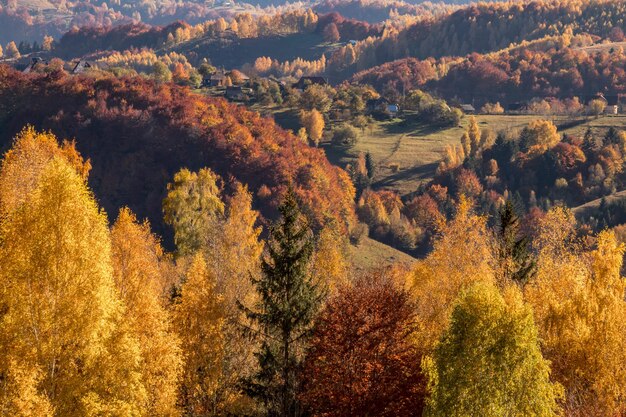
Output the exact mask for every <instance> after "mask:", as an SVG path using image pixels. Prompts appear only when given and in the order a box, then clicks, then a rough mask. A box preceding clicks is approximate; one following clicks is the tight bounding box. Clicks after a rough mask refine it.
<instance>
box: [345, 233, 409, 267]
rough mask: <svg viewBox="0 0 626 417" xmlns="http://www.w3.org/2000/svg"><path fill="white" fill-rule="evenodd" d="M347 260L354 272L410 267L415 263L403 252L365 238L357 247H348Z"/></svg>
mask: <svg viewBox="0 0 626 417" xmlns="http://www.w3.org/2000/svg"><path fill="white" fill-rule="evenodd" d="M349 259H351V260H352V262H353V266H354V269H355V270H356V271H367V270H370V269H375V268H383V267H386V266H390V265H404V266H407V267H410V266H411V265H413V263H415V261H416V259H415V258H413V257H412V256H410V255H407V254H406V253H404V252H400V251H399V250H397V249H394V248H392V247H391V246H387V245H385V244H384V243H380V242H377V241H375V240H373V239H370V238H367V237H366V238H364V239H363V240H362V241H361V243H360V244H359V245H358V246H352V245H350V254H349Z"/></svg>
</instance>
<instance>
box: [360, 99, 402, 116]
mask: <svg viewBox="0 0 626 417" xmlns="http://www.w3.org/2000/svg"><path fill="white" fill-rule="evenodd" d="M365 110H366V111H367V113H369V114H372V115H385V116H390V117H395V116H396V115H397V114H398V112H399V111H400V106H398V104H397V103H392V102H391V101H390V100H389V99H387V98H385V97H379V98H373V99H370V100H367V101H366V102H365Z"/></svg>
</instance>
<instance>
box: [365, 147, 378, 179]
mask: <svg viewBox="0 0 626 417" xmlns="http://www.w3.org/2000/svg"><path fill="white" fill-rule="evenodd" d="M365 168H366V170H367V178H369V179H370V180H371V179H372V178H374V174H375V173H376V166H375V165H374V159H373V158H372V154H371V153H369V152H367V153H366V154H365Z"/></svg>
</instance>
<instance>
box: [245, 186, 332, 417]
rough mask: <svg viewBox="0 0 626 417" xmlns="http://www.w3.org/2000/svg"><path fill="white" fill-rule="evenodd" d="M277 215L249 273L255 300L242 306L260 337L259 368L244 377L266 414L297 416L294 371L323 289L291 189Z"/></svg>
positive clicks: (298, 363) (309, 235) (301, 357)
mask: <svg viewBox="0 0 626 417" xmlns="http://www.w3.org/2000/svg"><path fill="white" fill-rule="evenodd" d="M280 213H281V216H282V219H281V221H280V222H279V223H278V224H276V225H275V226H274V227H272V229H271V239H270V241H269V242H268V244H267V255H266V256H265V257H264V259H263V261H262V272H263V273H262V274H261V277H260V278H259V279H254V278H253V279H252V282H253V284H254V286H255V287H256V291H257V292H258V295H259V301H258V303H257V305H256V306H255V308H254V309H249V308H246V307H244V306H241V307H242V309H243V310H244V312H245V313H246V315H247V316H248V318H249V319H250V321H251V323H252V324H253V326H254V328H249V329H248V332H251V333H252V335H253V336H255V337H257V338H259V341H260V347H259V350H258V351H257V352H256V357H257V360H258V371H257V373H256V374H255V375H254V376H253V377H252V378H250V379H248V380H246V381H245V384H244V385H245V387H246V389H247V391H248V393H249V395H251V396H253V397H256V398H258V399H260V400H261V401H262V402H263V403H264V405H265V406H266V408H267V412H268V415H269V416H281V417H287V416H299V415H302V410H301V408H300V406H299V402H298V399H297V392H298V373H299V371H300V369H301V365H302V361H303V351H304V348H305V344H306V341H307V339H308V337H309V335H310V332H311V325H312V322H313V319H314V317H315V315H316V313H317V311H318V309H319V306H320V304H321V300H322V296H323V294H322V292H321V290H320V288H319V285H318V284H316V283H315V282H314V281H313V279H312V277H311V275H310V273H309V263H310V259H311V256H312V253H313V247H314V245H313V239H312V236H311V231H310V229H309V227H308V225H307V223H306V221H305V220H304V218H303V216H302V215H301V213H300V209H299V207H298V203H297V202H296V197H295V194H294V193H293V191H292V190H290V191H289V192H288V194H287V196H286V198H285V200H284V202H283V204H282V205H281V207H280Z"/></svg>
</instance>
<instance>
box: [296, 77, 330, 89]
mask: <svg viewBox="0 0 626 417" xmlns="http://www.w3.org/2000/svg"><path fill="white" fill-rule="evenodd" d="M312 84H317V85H327V84H328V81H327V80H326V78H324V77H301V78H300V79H299V80H298V82H297V83H295V84H293V85H292V87H293V88H296V89H298V90H304V89H305V88H307V87H308V86H309V85H312Z"/></svg>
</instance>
